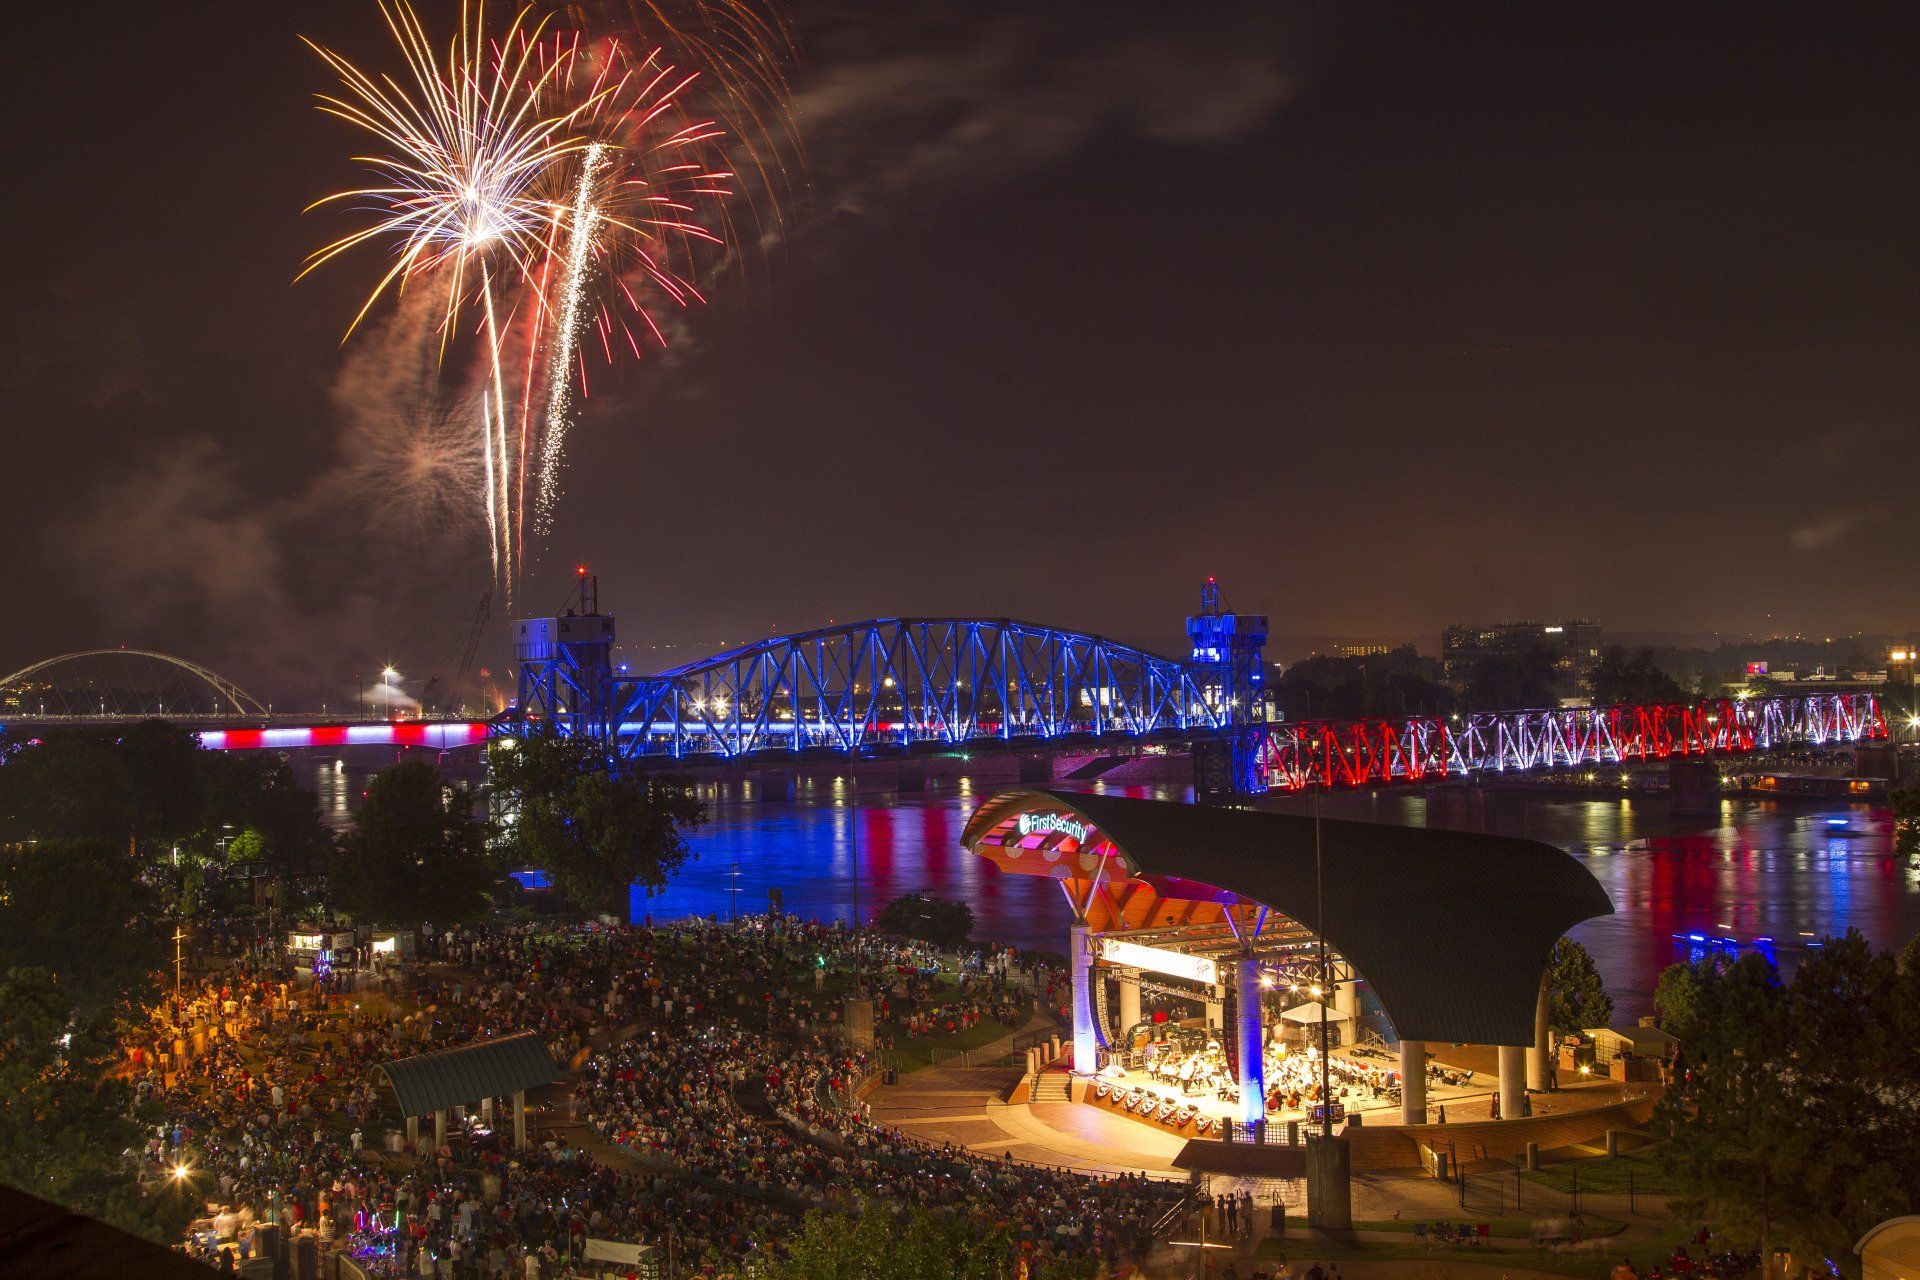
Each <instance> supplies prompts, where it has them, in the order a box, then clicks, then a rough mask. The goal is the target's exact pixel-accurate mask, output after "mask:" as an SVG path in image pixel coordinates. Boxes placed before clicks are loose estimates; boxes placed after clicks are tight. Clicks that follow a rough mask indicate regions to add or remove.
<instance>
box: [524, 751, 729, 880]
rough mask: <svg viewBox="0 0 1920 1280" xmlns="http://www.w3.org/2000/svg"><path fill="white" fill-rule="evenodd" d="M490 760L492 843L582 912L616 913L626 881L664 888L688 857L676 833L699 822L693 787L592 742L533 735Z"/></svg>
mask: <svg viewBox="0 0 1920 1280" xmlns="http://www.w3.org/2000/svg"><path fill="white" fill-rule="evenodd" d="M489 763H490V766H491V774H492V782H493V792H494V796H495V798H496V800H497V802H498V807H499V808H500V810H501V811H502V817H501V820H500V822H499V824H498V825H497V827H496V828H495V838H496V841H497V844H498V846H499V848H500V849H501V850H502V851H503V852H504V853H505V854H506V855H507V856H508V857H510V858H511V859H513V860H514V861H516V862H520V863H524V864H525V865H528V866H533V867H539V868H540V869H542V870H544V871H545V872H547V873H548V874H549V875H550V876H552V877H553V887H554V890H555V891H556V892H557V893H558V894H560V896H561V897H563V898H565V899H566V900H567V901H569V902H571V903H573V904H574V905H575V906H577V907H578V908H580V909H581V910H582V911H586V912H588V913H590V914H601V913H604V914H608V915H617V916H622V917H624V916H625V915H627V914H628V912H629V911H630V909H631V905H630V904H631V901H632V893H633V888H634V886H636V885H638V886H640V887H641V888H642V889H644V890H645V891H646V892H648V893H658V892H659V891H660V890H661V889H664V888H665V887H666V884H667V879H668V877H670V876H671V875H672V874H673V873H674V872H676V871H678V870H679V869H680V868H681V867H682V866H683V865H685V863H686V860H687V858H688V857H689V856H691V855H690V851H689V850H688V848H687V844H686V840H685V839H684V838H683V836H682V832H683V831H687V830H690V829H692V828H694V827H697V826H698V825H699V824H700V823H702V822H704V821H706V808H705V806H704V805H702V804H701V803H700V798H699V797H698V796H697V795H695V794H694V790H693V785H692V783H690V782H688V781H687V780H686V779H684V778H676V777H670V776H667V775H664V774H649V773H643V772H641V771H639V770H637V769H633V768H631V767H627V766H625V765H621V764H617V763H615V762H614V761H612V760H610V759H609V758H608V756H607V754H606V752H605V750H604V749H602V748H601V747H600V746H599V744H597V743H595V742H593V741H591V740H590V739H586V738H580V737H563V736H561V735H559V734H555V733H536V734H531V735H529V736H527V737H525V738H522V739H519V740H518V741H516V742H514V743H513V744H512V745H511V746H509V745H506V744H502V745H501V746H499V747H497V748H495V750H494V753H493V756H492V758H491V760H490V762H489Z"/></svg>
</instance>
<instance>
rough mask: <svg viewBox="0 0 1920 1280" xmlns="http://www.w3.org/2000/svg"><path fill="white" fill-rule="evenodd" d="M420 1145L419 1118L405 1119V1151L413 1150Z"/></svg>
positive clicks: (410, 1117)
mask: <svg viewBox="0 0 1920 1280" xmlns="http://www.w3.org/2000/svg"><path fill="white" fill-rule="evenodd" d="M419 1145H420V1117H419V1116H408V1117H407V1149H408V1150H409V1151H411V1150H414V1149H415V1148H417V1147H418V1146H419Z"/></svg>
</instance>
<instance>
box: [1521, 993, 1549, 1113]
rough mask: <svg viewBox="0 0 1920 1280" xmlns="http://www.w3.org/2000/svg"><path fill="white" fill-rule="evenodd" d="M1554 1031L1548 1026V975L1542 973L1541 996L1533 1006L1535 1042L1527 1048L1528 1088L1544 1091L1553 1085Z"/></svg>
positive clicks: (1537, 1091)
mask: <svg viewBox="0 0 1920 1280" xmlns="http://www.w3.org/2000/svg"><path fill="white" fill-rule="evenodd" d="M1552 1055H1553V1032H1552V1030H1551V1029H1550V1028H1549V1027H1548V1026H1547V976H1546V975H1545V974H1541V975H1540V998H1539V999H1538V1000H1537V1001H1535V1002H1534V1006H1533V1044H1532V1046H1531V1047H1530V1048H1528V1050H1527V1088H1529V1089H1531V1090H1533V1091H1534V1092H1535V1093H1544V1092H1546V1091H1547V1090H1548V1089H1551V1088H1552V1087H1553V1056H1552Z"/></svg>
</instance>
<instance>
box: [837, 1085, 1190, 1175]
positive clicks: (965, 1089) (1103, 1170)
mask: <svg viewBox="0 0 1920 1280" xmlns="http://www.w3.org/2000/svg"><path fill="white" fill-rule="evenodd" d="M1019 1080H1020V1069H1019V1068H1017V1067H928V1068H926V1069H925V1070H922V1071H916V1072H914V1073H913V1074H912V1075H910V1076H903V1077H901V1079H900V1083H899V1084H895V1085H887V1086H884V1087H882V1088H880V1089H876V1090H874V1092H873V1093H872V1095H871V1096H869V1097H868V1099H867V1102H868V1103H869V1105H871V1106H872V1108H873V1122H874V1123H875V1124H878V1125H884V1126H890V1127H898V1128H899V1129H900V1130H901V1131H902V1132H903V1133H906V1134H907V1135H908V1136H909V1137H913V1138H917V1139H919V1140H920V1141H922V1142H931V1143H936V1144H938V1143H942V1142H951V1143H953V1144H954V1145H955V1146H962V1147H966V1148H968V1149H970V1150H972V1151H975V1152H978V1153H980V1154H982V1155H992V1156H1010V1157H1011V1158H1012V1159H1014V1160H1018V1161H1020V1162H1022V1163H1024V1164H1037V1165H1046V1166H1048V1167H1050V1168H1058V1169H1072V1170H1075V1171H1076V1172H1080V1173H1088V1174H1094V1175H1100V1176H1110V1175H1113V1174H1119V1173H1145V1174H1149V1175H1151V1176H1154V1177H1160V1178H1182V1179H1184V1178H1185V1177H1186V1175H1185V1174H1184V1173H1182V1172H1180V1171H1179V1170H1176V1169H1175V1168H1174V1167H1173V1157H1174V1156H1176V1155H1178V1154H1179V1153H1180V1148H1181V1147H1183V1146H1184V1145H1186V1143H1185V1140H1184V1139H1181V1138H1176V1137H1174V1136H1173V1135H1172V1134H1170V1133H1163V1132H1161V1131H1159V1130H1157V1129H1153V1128H1150V1127H1149V1126H1147V1125H1143V1124H1137V1123H1135V1122H1134V1121H1132V1120H1127V1119H1124V1118H1122V1117H1120V1116H1116V1115H1114V1114H1112V1113H1111V1112H1107V1111H1102V1110H1101V1109H1099V1108H1098V1107H1086V1106H1078V1105H1075V1104H1074V1103H1070V1102H1041V1103H1034V1104H1032V1105H1027V1104H1016V1105H1009V1104H1008V1103H1005V1102H1002V1101H1001V1098H1003V1097H1005V1096H1006V1094H1007V1093H1008V1091H1010V1090H1011V1089H1012V1088H1013V1086H1014V1085H1015V1084H1017V1083H1018V1082H1019Z"/></svg>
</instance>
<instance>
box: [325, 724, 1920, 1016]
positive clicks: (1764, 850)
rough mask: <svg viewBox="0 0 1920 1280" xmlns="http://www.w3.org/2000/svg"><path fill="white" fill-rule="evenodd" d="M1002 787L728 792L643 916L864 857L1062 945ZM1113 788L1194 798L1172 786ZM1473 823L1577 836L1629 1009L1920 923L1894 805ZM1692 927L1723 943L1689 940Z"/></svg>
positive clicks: (1390, 816) (1568, 808) (759, 890)
mask: <svg viewBox="0 0 1920 1280" xmlns="http://www.w3.org/2000/svg"><path fill="white" fill-rule="evenodd" d="M371 773H372V770H371V769H367V768H361V767H358V766H357V762H352V761H349V762H347V763H346V764H345V765H344V767H342V768H341V769H338V770H336V769H335V767H334V764H333V761H331V760H327V761H326V762H325V763H324V764H322V765H320V766H319V767H316V768H314V769H313V772H312V773H311V774H309V775H308V776H309V777H310V778H311V780H312V783H313V785H315V786H316V788H317V790H318V792H319V795H320V803H321V809H322V812H323V814H324V815H325V816H326V818H327V819H328V820H329V822H330V823H333V824H335V825H338V826H344V825H345V821H346V818H347V814H348V813H349V811H350V810H351V809H354V808H357V807H358V805H359V800H360V793H361V792H362V791H363V790H364V789H365V787H366V784H367V781H368V779H369V777H370V776H371ZM996 789H997V788H996V787H994V786H990V785H980V784H974V783H970V782H968V781H967V780H965V779H962V780H959V782H958V785H955V784H954V783H953V782H952V781H947V782H944V783H943V786H942V789H941V790H939V791H938V792H933V793H929V794H927V795H925V796H901V795H891V794H887V793H883V792H879V791H860V792H858V793H856V792H855V791H854V790H853V788H852V785H851V783H850V782H849V781H848V780H847V779H844V778H842V779H838V780H831V781H822V782H819V783H813V782H812V780H811V779H802V780H800V785H799V788H798V793H797V798H796V799H794V800H792V801H779V802H770V801H759V800H746V799H743V798H741V796H740V795H739V794H738V793H737V792H729V791H721V792H718V793H716V794H713V795H710V796H709V797H708V802H709V808H710V811H711V815H712V820H711V821H710V822H709V823H708V824H707V825H706V826H704V827H702V828H701V829H700V831H698V832H697V833H696V834H695V835H694V836H693V837H692V838H691V840H690V841H689V843H690V844H691V845H692V846H693V849H694V851H695V853H696V854H697V855H698V856H697V857H696V859H695V860H694V861H692V862H690V863H689V864H688V865H687V867H686V869H685V870H684V871H682V873H681V874H680V875H679V876H678V877H676V878H675V880H674V882H673V884H672V885H671V886H669V888H668V889H667V891H666V892H665V893H663V894H661V895H660V896H658V897H656V898H652V899H647V898H644V897H641V896H638V895H636V896H635V898H634V901H633V913H634V917H635V919H639V918H640V917H642V916H643V915H645V914H648V913H651V914H653V915H654V916H656V917H659V918H670V917H674V916H682V915H689V914H695V913H699V914H708V915H712V914H719V915H722V916H724V915H726V914H728V913H729V912H730V911H732V910H734V909H735V907H736V905H737V907H738V908H739V909H740V910H742V911H762V910H765V908H766V904H767V891H768V890H769V889H779V890H780V891H781V895H782V899H783V903H784V906H785V908H786V910H788V911H790V912H793V913H795V914H798V915H802V916H806V917H810V918H813V919H821V920H850V919H852V918H853V910H854V907H853V904H854V892H855V879H856V877H855V875H854V867H855V864H856V860H857V863H858V866H859V872H860V873H859V876H858V882H859V883H858V887H859V895H860V916H861V918H862V919H871V918H872V916H873V913H874V912H875V911H876V910H877V909H878V908H879V907H881V906H883V905H884V904H885V903H886V902H888V901H889V900H891V899H893V898H895V897H898V896H899V895H900V894H903V893H911V892H926V893H933V894H937V895H939V896H941V897H947V898H959V899H962V900H964V901H966V902H968V903H969V904H971V905H972V907H973V910H974V917H975V919H976V921H977V923H978V930H977V933H978V936H979V937H981V938H983V939H991V940H994V941H998V942H1007V943H1012V944H1014V945H1016V946H1021V947H1030V948H1038V949H1043V950H1051V951H1058V950H1059V949H1060V948H1061V946H1062V944H1063V941H1064V939H1065V936H1066V930H1067V927H1068V923H1069V921H1068V912H1067V907H1066V903H1065V901H1064V899H1063V898H1062V896H1061V894H1060V890H1059V888H1058V886H1056V885H1055V884H1054V883H1053V882H1051V881H1048V880H1042V879H1038V878H1035V877H1031V876H1018V875H1007V874H1004V873H1002V872H1000V871H999V870H998V869H997V868H995V867H994V866H993V865H992V864H990V863H987V862H985V861H983V860H981V859H977V858H973V857H970V856H968V855H967V854H966V853H964V852H963V851H962V850H961V848H960V832H961V829H962V828H963V827H964V825H965V823H966V819H967V815H968V814H970V813H971V812H972V811H973V808H974V806H975V805H976V804H977V803H979V802H980V801H981V800H983V799H985V798H986V797H987V796H988V795H989V794H991V793H992V792H993V791H994V790H996ZM1111 791H1112V793H1113V794H1119V795H1131V796H1143V797H1147V798H1153V799H1173V800H1179V799H1190V798H1191V797H1190V796H1189V795H1188V794H1187V793H1186V792H1185V791H1184V790H1183V789H1181V788H1177V787H1156V786H1134V787H1115V788H1112V789H1111ZM1325 811H1326V813H1327V816H1329V817H1344V818H1356V819H1362V820H1368V821H1375V822H1396V823H1403V824H1407V825H1413V826H1420V825H1424V824H1425V822H1426V819H1427V804H1426V801H1425V800H1424V799H1422V798H1421V797H1420V796H1418V795H1416V794H1413V793H1409V792H1394V791H1380V792H1371V793H1351V794H1343V795H1334V796H1331V797H1329V798H1328V800H1327V802H1326V810H1325ZM1476 821H1480V822H1481V823H1482V825H1484V828H1485V829H1486V830H1488V831H1490V832H1494V833H1497V834H1504V835H1517V836H1526V837H1530V838H1532V839H1536V840H1544V841H1546V842H1548V843H1550V844H1554V845H1558V846H1559V847H1560V848H1563V849H1566V850H1567V851H1568V852H1570V853H1572V854H1573V855H1574V856H1576V857H1578V858H1580V859H1581V860H1582V861H1584V862H1585V863H1586V865H1587V867H1588V868H1589V869H1590V870H1591V871H1592V872H1593V874H1594V876H1595V877H1596V878H1598V880H1599V881H1600V883H1601V884H1602V885H1603V886H1604V887H1605V888H1606V890H1607V893H1608V896H1609V897H1611V898H1612V900H1613V904H1614V911H1615V914H1614V915H1612V916H1610V917H1607V918H1605V919H1602V920H1596V921H1593V922H1592V923H1589V924H1586V925H1582V926H1581V927H1580V928H1578V929H1576V930H1575V931H1574V936H1575V937H1576V938H1578V939H1579V940H1580V941H1581V942H1583V943H1585V944H1586V946H1587V947H1588V948H1589V949H1590V950H1591V951H1592V952H1593V955H1594V959H1595V961H1596V962H1597V963H1598V964H1599V966H1600V970H1601V973H1602V974H1603V975H1604V977H1605V978H1606V981H1607V985H1608V988H1609V990H1611V991H1612V992H1613V994H1614V1000H1615V1003H1616V1005H1617V1007H1618V1013H1619V1016H1620V1017H1621V1018H1623V1019H1625V1018H1632V1017H1637V1016H1639V1015H1640V1014H1642V1013H1647V1012H1650V1011H1651V1009H1652V993H1653V984H1654V981H1655V979H1656V978H1658V976H1659V973H1660V970H1661V969H1662V968H1664V967H1665V966H1666V965H1668V964H1670V963H1672V962H1673V961H1674V960H1676V959H1681V958H1684V957H1685V956H1686V954H1687V953H1688V951H1689V950H1690V949H1692V950H1698V949H1701V948H1704V947H1707V946H1710V945H1717V946H1720V947H1726V946H1728V945H1729V944H1730V943H1732V942H1735V941H1737V942H1738V943H1740V944H1741V945H1742V946H1744V947H1752V946H1754V945H1755V940H1756V939H1763V938H1764V939H1769V940H1770V941H1771V947H1772V949H1773V952H1774V954H1775V955H1776V956H1777V958H1778V960H1779V962H1780V964H1781V965H1782V966H1783V967H1785V968H1787V969H1789V970H1790V969H1791V968H1792V966H1793V964H1794V963H1795V962H1797V961H1798V959H1799V958H1800V957H1802V956H1804V955H1805V954H1806V953H1807V949H1808V947H1809V944H1811V943H1812V942H1814V941H1815V940H1817V939H1818V938H1820V937H1822V936H1826V935H1831V934H1837V933H1841V932H1844V931H1845V930H1846V929H1847V928H1849V927H1852V928H1856V929H1859V930H1860V931H1861V933H1863V934H1865V935H1866V937H1867V938H1868V940H1869V941H1871V942H1872V943H1873V944H1874V945H1875V946H1877V947H1881V948H1896V947H1899V946H1901V945H1902V944H1904V943H1905V942H1906V940H1907V939H1909V938H1911V937H1913V936H1914V935H1915V934H1916V933H1920V873H1916V872H1914V871H1912V870H1909V869H1908V868H1907V867H1905V866H1904V865H1903V864H1902V863H1901V862H1899V861H1898V860H1896V859H1895V858H1894V857H1893V856H1892V848H1893V823H1892V816H1891V815H1890V814H1889V813H1888V812H1887V811H1885V810H1883V809H1872V808H1868V807H1866V806H1863V805H1854V806H1834V807H1831V808H1815V807H1813V806H1802V805H1793V806H1782V805H1779V804H1775V803H1772V802H1769V801H1759V800H1732V801H1727V802H1725V803H1724V804H1723V805H1722V808H1721V812H1720V814H1719V816H1718V818H1717V819H1708V818H1684V817H1675V816H1672V815H1670V814H1669V813H1668V812H1667V806H1666V804H1665V802H1664V801H1658V800H1644V799H1629V798H1624V797H1622V798H1617V799H1616V798H1607V799H1596V800H1550V799H1541V798H1528V797H1520V796H1511V795H1492V796H1490V797H1488V800H1487V804H1486V808H1485V812H1484V815H1483V816H1481V817H1477V818H1476ZM856 852H857V855H858V856H857V859H856ZM736 867H737V871H738V874H737V875H736V874H734V872H735V870H736ZM736 890H737V891H738V892H737V893H736ZM1437 927H1438V926H1437ZM1690 934H1698V935H1700V937H1701V938H1702V939H1713V940H1716V941H1714V942H1711V943H1710V942H1706V941H1703V942H1701V943H1697V944H1696V943H1692V942H1690V941H1688V940H1687V935H1690ZM1675 935H1680V938H1679V940H1676V937H1675Z"/></svg>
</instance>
